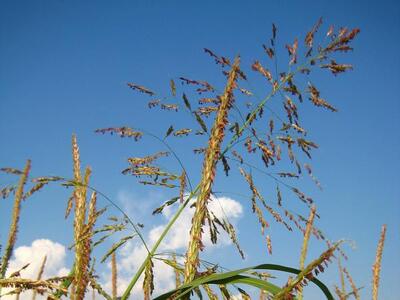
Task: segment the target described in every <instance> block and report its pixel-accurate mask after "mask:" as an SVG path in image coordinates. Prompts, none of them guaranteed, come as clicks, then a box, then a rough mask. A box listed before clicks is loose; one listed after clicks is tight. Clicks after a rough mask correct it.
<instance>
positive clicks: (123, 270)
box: [104, 197, 243, 298]
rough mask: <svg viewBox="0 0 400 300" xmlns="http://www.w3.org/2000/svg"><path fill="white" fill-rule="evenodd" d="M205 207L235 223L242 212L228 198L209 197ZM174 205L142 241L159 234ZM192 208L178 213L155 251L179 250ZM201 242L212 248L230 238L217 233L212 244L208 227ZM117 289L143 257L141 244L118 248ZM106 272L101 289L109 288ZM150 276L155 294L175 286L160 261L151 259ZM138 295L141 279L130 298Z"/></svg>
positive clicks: (169, 271)
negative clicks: (103, 285)
mask: <svg viewBox="0 0 400 300" xmlns="http://www.w3.org/2000/svg"><path fill="white" fill-rule="evenodd" d="M209 209H210V210H211V211H212V212H213V213H214V214H215V216H216V217H217V218H219V219H222V218H228V219H229V221H230V222H231V223H235V222H236V221H237V220H238V219H239V218H240V217H241V216H242V213H243V208H242V206H241V204H240V203H239V202H237V201H235V200H233V199H231V198H228V197H218V198H215V197H214V198H213V199H212V201H211V202H210V203H209ZM175 211H176V208H171V207H167V208H165V209H164V211H163V218H164V224H163V225H159V226H155V227H153V228H152V229H151V230H150V231H149V233H148V236H147V239H146V241H147V242H148V245H149V246H151V245H153V244H154V243H155V242H156V241H157V239H158V238H159V236H160V235H161V233H162V231H163V230H164V227H165V226H166V224H167V222H168V220H169V219H170V218H171V217H172V215H173V214H174V213H175ZM193 212H194V208H186V209H185V211H184V212H183V213H182V214H181V215H180V217H179V219H178V220H177V222H176V223H175V224H174V226H173V227H172V228H171V230H170V232H169V233H168V235H167V237H166V238H165V239H164V241H163V242H162V244H161V245H160V247H159V248H158V251H157V252H158V253H163V252H172V251H177V252H178V253H179V252H180V253H183V252H184V250H185V248H186V246H187V244H188V241H189V230H190V226H191V220H192V216H193ZM203 241H204V244H205V245H206V247H207V248H208V249H210V250H211V251H212V249H213V248H215V247H222V246H226V245H229V244H230V243H231V242H230V239H229V237H228V236H227V235H226V234H221V235H220V237H219V241H218V245H217V246H215V245H212V243H211V240H210V235H209V230H208V226H207V225H206V227H205V228H204V239H203ZM118 255H119V258H118V289H119V290H118V292H119V293H121V292H122V291H124V290H125V288H126V287H127V285H128V283H129V280H130V278H132V277H133V275H134V272H135V271H136V270H137V269H138V268H139V267H140V265H141V263H142V262H143V260H144V259H145V257H146V255H147V252H146V249H145V247H144V246H143V245H137V244H134V243H132V242H129V243H128V244H127V245H126V246H125V247H124V248H123V249H121V251H119V252H118ZM109 273H110V272H108V274H106V275H105V274H104V275H105V276H104V279H105V281H106V283H105V288H106V289H107V290H110V289H111V280H110V275H109ZM154 276H155V280H154V282H155V294H158V293H162V292H165V291H168V290H171V289H173V288H174V287H175V279H174V272H173V270H172V268H171V267H169V266H167V265H166V264H164V263H162V262H160V261H156V260H155V261H154ZM141 296H142V279H141V280H140V281H139V282H137V284H136V286H135V288H134V289H133V290H132V297H133V298H140V297H141Z"/></svg>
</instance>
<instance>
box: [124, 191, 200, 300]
mask: <svg viewBox="0 0 400 300" xmlns="http://www.w3.org/2000/svg"><path fill="white" fill-rule="evenodd" d="M199 188H200V185H198V186H197V187H196V188H195V189H194V190H193V191H192V192H191V193H190V194H189V196H188V198H187V199H186V201H185V202H184V203H183V204H182V205H181V207H179V209H178V211H177V212H176V213H175V215H174V216H173V217H172V219H171V220H170V221H169V222H168V224H167V226H166V227H165V229H164V231H163V232H162V234H161V235H160V237H159V238H158V240H157V242H156V243H155V244H154V246H153V247H152V248H151V250H150V252H149V254H148V255H147V257H146V259H145V260H144V261H143V263H142V265H141V266H140V268H139V269H138V271H137V272H136V274H135V276H134V277H133V278H132V280H131V281H130V282H129V285H128V287H127V288H126V290H125V292H124V294H123V295H122V297H121V300H126V299H128V297H129V295H130V293H131V291H132V289H133V287H134V286H135V284H136V282H137V281H138V280H139V277H140V275H142V273H143V271H144V269H145V268H146V265H147V263H148V261H149V260H150V259H151V257H152V256H153V255H154V254H155V253H156V251H157V248H158V247H159V246H160V244H161V242H162V241H163V239H164V237H165V236H166V235H167V233H168V232H169V230H170V229H171V227H172V225H174V223H175V222H176V220H177V219H178V218H179V216H180V215H181V213H182V212H183V210H184V209H185V207H186V206H187V205H188V204H189V202H190V200H191V199H192V198H193V196H195V195H196V193H197V192H198V190H199Z"/></svg>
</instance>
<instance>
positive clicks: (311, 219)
mask: <svg viewBox="0 0 400 300" xmlns="http://www.w3.org/2000/svg"><path fill="white" fill-rule="evenodd" d="M315 211H316V208H315V206H314V205H313V206H312V207H311V210H310V215H309V217H308V220H307V226H306V230H305V232H304V238H303V245H302V247H301V254H300V270H303V269H304V264H305V261H306V257H307V251H308V243H309V241H310V236H311V231H312V228H313V223H314V217H315ZM297 298H298V299H299V300H302V299H303V287H300V288H299V293H298V294H297Z"/></svg>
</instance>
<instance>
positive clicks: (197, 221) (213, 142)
mask: <svg viewBox="0 0 400 300" xmlns="http://www.w3.org/2000/svg"><path fill="white" fill-rule="evenodd" d="M239 62H240V60H239V57H237V58H236V59H235V62H234V64H233V66H232V69H231V71H230V72H229V76H228V81H227V85H226V87H225V90H224V93H223V95H222V96H221V99H220V101H221V102H220V106H219V108H218V113H217V116H216V118H215V122H214V125H213V128H212V130H211V136H210V139H209V142H208V147H207V150H206V153H205V157H204V163H203V171H202V177H201V181H200V193H199V196H198V198H197V201H196V206H195V212H194V215H193V219H192V227H191V229H190V238H189V245H188V250H187V254H186V262H185V283H188V282H190V281H192V280H193V279H194V277H195V275H196V272H197V267H198V265H199V252H200V250H201V249H202V247H203V246H202V227H203V225H204V219H205V215H206V210H207V202H208V201H209V198H210V194H211V187H212V184H213V182H214V177H215V168H216V163H217V161H218V159H219V154H220V151H221V143H222V141H223V138H224V136H225V127H226V125H227V123H228V120H227V116H228V111H229V109H230V107H231V106H232V99H233V90H234V88H235V87H236V78H237V72H238V69H239Z"/></svg>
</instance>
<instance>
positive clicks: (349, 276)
mask: <svg viewBox="0 0 400 300" xmlns="http://www.w3.org/2000/svg"><path fill="white" fill-rule="evenodd" d="M343 272H344V274H346V277H347V279H348V281H349V283H350V286H351V289H352V290H353V296H354V298H355V299H356V300H360V299H361V298H360V294H359V293H358V289H357V286H356V284H355V283H354V280H353V278H352V277H351V275H350V273H349V271H347V270H346V268H344V269H343Z"/></svg>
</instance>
